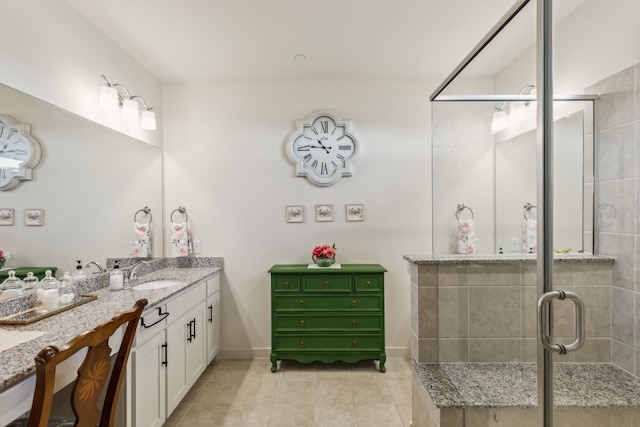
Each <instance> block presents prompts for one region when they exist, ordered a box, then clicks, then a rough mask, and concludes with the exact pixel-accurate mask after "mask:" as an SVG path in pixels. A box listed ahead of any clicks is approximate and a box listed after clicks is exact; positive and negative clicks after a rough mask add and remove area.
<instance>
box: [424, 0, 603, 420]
mask: <svg viewBox="0 0 640 427" xmlns="http://www.w3.org/2000/svg"><path fill="white" fill-rule="evenodd" d="M529 2H530V0H520V1H518V2H516V3H515V4H514V5H513V6H512V7H511V9H509V11H507V13H506V14H505V15H503V17H502V18H501V19H500V20H499V21H498V23H497V24H496V25H494V26H493V28H492V29H491V30H490V31H489V32H488V33H487V35H485V36H484V37H483V38H482V40H480V42H479V43H478V44H477V45H476V46H475V47H474V48H473V49H472V50H471V52H470V53H469V54H468V55H467V56H466V57H465V58H464V59H463V60H462V62H461V63H460V64H458V66H457V67H456V68H455V69H454V70H453V71H452V72H451V73H450V74H449V75H448V76H447V78H446V79H445V80H444V81H443V82H442V83H441V84H440V85H439V86H438V87H437V88H436V90H435V91H434V92H433V93H432V94H431V96H430V97H429V100H430V101H431V102H450V101H463V100H466V101H474V100H475V101H526V100H535V101H537V146H538V149H537V153H538V154H537V158H538V174H537V175H538V177H537V178H538V185H537V186H538V197H537V199H538V200H537V204H538V212H539V213H540V212H541V213H542V215H539V216H538V242H539V243H541V244H538V252H537V267H538V268H537V270H538V273H537V295H538V299H540V300H541V301H542V298H543V296H545V295H548V294H549V293H550V292H551V291H552V290H553V275H552V270H553V223H552V218H553V192H552V186H553V156H552V148H553V102H554V97H553V52H552V47H553V43H552V41H553V19H552V0H537V7H536V52H537V53H536V75H537V79H536V80H537V82H536V86H537V87H538V93H537V95H536V96H535V97H531V96H522V95H520V96H499V95H495V96H490V95H489V96H466V97H459V96H446V95H442V92H443V91H444V90H445V89H446V88H447V87H448V86H449V84H451V83H452V82H453V80H454V79H455V78H456V77H457V76H458V75H459V74H460V73H461V72H462V71H463V70H464V69H465V68H466V67H467V66H468V65H469V64H470V63H471V62H472V61H473V60H474V58H475V57H476V56H477V55H478V54H480V52H481V51H482V50H483V49H484V48H485V47H487V46H488V45H489V44H490V43H491V41H492V40H493V39H494V38H495V37H496V36H497V35H498V33H500V31H502V30H503V29H504V28H505V27H506V26H507V25H508V24H509V23H510V22H511V21H512V20H513V19H514V18H515V17H516V16H517V15H518V13H520V11H521V10H522V9H523V8H524V7H525V6H527V4H528V3H529ZM596 99H597V96H591V95H582V96H581V95H575V96H570V97H564V98H556V99H555V100H558V101H560V100H565V101H575V100H582V101H586V100H591V101H592V102H593V116H594V120H593V122H594V125H593V126H594V129H593V136H594V142H593V143H594V153H595V152H597V151H596V150H597V141H596V129H595V122H596V121H595V114H596V105H595V100H596ZM596 171H597V166H596V156H594V178H597V177H596V176H595V173H597V172H596ZM593 197H594V205H593V206H595V201H596V200H597V189H596V188H595V186H594V192H593ZM593 235H594V239H595V233H593ZM595 243H596V242H595V241H594V242H593V244H594V246H593V248H594V250H595V248H596V246H595ZM576 298H577V297H576ZM578 299H579V298H578ZM545 304H546V303H545ZM538 312H539V313H540V312H544V317H545V319H544V322H543V319H541V318H538V322H539V324H540V322H542V324H546V325H547V327H548V330H547V331H543V333H547V334H548V336H547V337H546V338H548V337H549V336H551V335H552V332H553V327H552V319H553V313H552V305H551V304H550V303H549V304H548V306H547V309H546V310H543V311H541V310H540V309H538ZM539 331H540V328H539ZM542 342H543V337H542V336H538V369H537V370H538V419H537V422H538V425H539V426H541V427H553V409H554V407H553V353H552V352H550V351H549V350H548V349H547V348H545V346H543V344H542Z"/></svg>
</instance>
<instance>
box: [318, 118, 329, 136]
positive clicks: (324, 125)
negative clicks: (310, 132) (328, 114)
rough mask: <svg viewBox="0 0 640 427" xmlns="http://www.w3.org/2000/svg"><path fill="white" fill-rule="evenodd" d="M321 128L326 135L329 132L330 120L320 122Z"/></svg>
mask: <svg viewBox="0 0 640 427" xmlns="http://www.w3.org/2000/svg"><path fill="white" fill-rule="evenodd" d="M320 126H322V132H324V133H327V132H329V120H322V121H321V122H320Z"/></svg>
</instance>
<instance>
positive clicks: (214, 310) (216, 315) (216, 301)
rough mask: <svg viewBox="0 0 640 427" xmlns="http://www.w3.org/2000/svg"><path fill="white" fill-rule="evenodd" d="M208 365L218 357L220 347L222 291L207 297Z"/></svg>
mask: <svg viewBox="0 0 640 427" xmlns="http://www.w3.org/2000/svg"><path fill="white" fill-rule="evenodd" d="M206 315H207V327H206V330H207V365H208V364H209V363H211V362H212V361H213V359H215V358H216V356H217V354H218V349H219V348H220V293H219V292H216V293H214V294H213V295H211V296H209V297H208V298H207V312H206Z"/></svg>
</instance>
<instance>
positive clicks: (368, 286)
mask: <svg viewBox="0 0 640 427" xmlns="http://www.w3.org/2000/svg"><path fill="white" fill-rule="evenodd" d="M370 287H371V282H370V281H368V280H367V288H370Z"/></svg>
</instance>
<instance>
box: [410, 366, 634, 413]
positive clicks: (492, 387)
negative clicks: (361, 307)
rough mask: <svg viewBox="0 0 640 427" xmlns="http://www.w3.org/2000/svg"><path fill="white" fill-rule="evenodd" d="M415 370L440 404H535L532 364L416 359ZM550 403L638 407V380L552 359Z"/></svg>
mask: <svg viewBox="0 0 640 427" xmlns="http://www.w3.org/2000/svg"><path fill="white" fill-rule="evenodd" d="M413 367H414V372H415V374H416V375H417V376H418V378H419V379H420V381H421V383H422V385H423V386H424V387H425V389H426V390H427V392H428V393H429V396H430V397H431V400H432V401H433V403H434V404H435V405H436V407H438V408H439V409H448V408H535V407H536V406H537V369H536V364H533V363H450V364H419V363H416V362H415V361H413ZM553 375H554V404H555V406H557V407H578V408H640V379H639V378H638V377H635V376H633V375H631V374H629V373H628V372H625V371H623V370H622V369H620V368H617V367H616V366H614V365H612V364H607V363H593V364H591V363H556V364H555V366H554V374H553Z"/></svg>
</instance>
